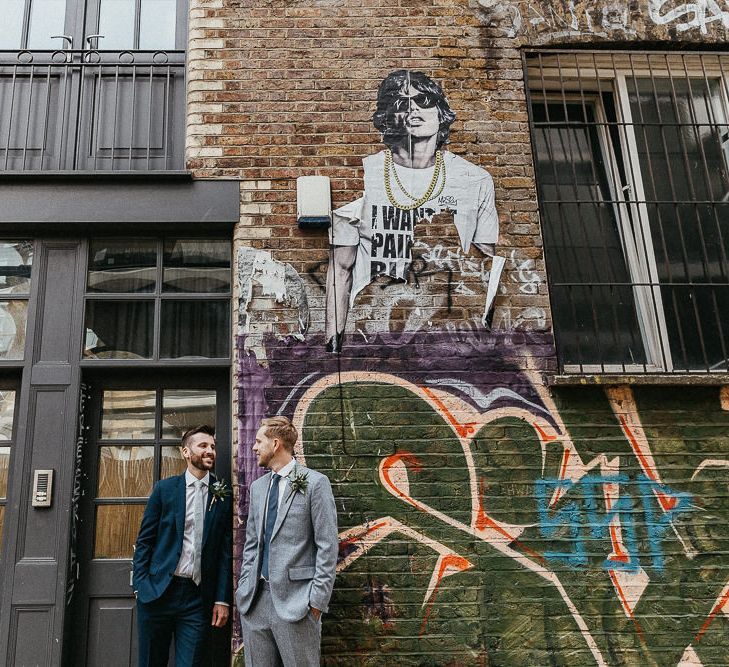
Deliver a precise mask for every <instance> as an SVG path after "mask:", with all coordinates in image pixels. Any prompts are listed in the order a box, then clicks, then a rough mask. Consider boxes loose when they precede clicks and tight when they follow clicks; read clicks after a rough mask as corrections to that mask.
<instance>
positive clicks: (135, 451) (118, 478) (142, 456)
mask: <svg viewBox="0 0 729 667" xmlns="http://www.w3.org/2000/svg"><path fill="white" fill-rule="evenodd" d="M153 471H154V447H101V449H100V451H99V481H98V491H97V497H99V498H144V497H146V496H148V495H149V494H150V493H151V492H152V480H153V478H154V475H153Z"/></svg>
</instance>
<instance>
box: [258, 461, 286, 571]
mask: <svg viewBox="0 0 729 667" xmlns="http://www.w3.org/2000/svg"><path fill="white" fill-rule="evenodd" d="M272 477H273V481H272V482H271V488H270V489H269V490H268V510H267V511H266V530H265V532H264V533H263V556H262V558H261V576H262V577H263V578H264V579H268V550H269V545H270V544H271V535H272V533H273V526H274V524H275V523H276V516H278V483H279V482H280V481H281V475H277V474H276V473H273V475H272Z"/></svg>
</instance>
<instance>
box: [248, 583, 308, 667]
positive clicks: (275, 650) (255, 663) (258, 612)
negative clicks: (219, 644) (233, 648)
mask: <svg viewBox="0 0 729 667" xmlns="http://www.w3.org/2000/svg"><path fill="white" fill-rule="evenodd" d="M240 622H241V630H242V633H243V646H244V653H245V658H246V667H281V665H283V667H319V658H320V654H321V617H319V620H316V619H315V618H314V616H313V615H312V613H311V612H309V613H308V614H307V615H306V616H304V618H302V619H301V620H300V621H296V622H294V623H292V622H290V621H284V620H282V619H281V618H279V616H278V614H277V613H276V609H274V606H273V600H272V599H271V591H270V589H269V588H268V584H264V582H261V583H260V584H259V590H258V592H257V593H256V599H255V600H254V601H253V605H252V606H251V608H250V609H249V610H248V613H247V614H243V615H242V616H241V618H240Z"/></svg>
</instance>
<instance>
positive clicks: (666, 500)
mask: <svg viewBox="0 0 729 667" xmlns="http://www.w3.org/2000/svg"><path fill="white" fill-rule="evenodd" d="M619 418H620V425H621V426H622V427H623V432H624V433H625V436H626V437H627V438H628V442H630V446H631V447H632V448H633V451H634V452H635V455H636V456H637V457H638V461H640V466H641V468H643V472H645V474H646V476H647V477H648V478H649V479H650V480H651V481H653V482H656V483H658V484H660V481H661V480H660V479H659V478H658V475H657V474H656V472H655V470H653V469H652V468H651V466H650V464H649V463H648V460H647V459H646V458H645V455H644V454H643V452H642V451H641V448H640V445H639V444H638V440H637V438H636V437H635V436H634V435H633V432H632V431H631V430H630V427H629V426H628V422H627V421H626V420H625V417H623V416H622V415H620V417H619ZM655 494H656V497H657V498H658V502H659V503H660V504H661V507H662V508H663V510H664V511H665V512H667V511H669V510H672V509H673V508H674V507H676V503H678V499H677V498H674V497H672V496H669V495H667V494H665V493H663V492H661V491H656V492H655Z"/></svg>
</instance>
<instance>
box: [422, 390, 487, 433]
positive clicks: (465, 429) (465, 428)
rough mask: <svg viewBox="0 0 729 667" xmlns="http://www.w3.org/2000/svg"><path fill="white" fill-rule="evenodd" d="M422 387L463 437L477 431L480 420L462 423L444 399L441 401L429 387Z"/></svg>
mask: <svg viewBox="0 0 729 667" xmlns="http://www.w3.org/2000/svg"><path fill="white" fill-rule="evenodd" d="M421 389H422V390H423V391H424V392H425V394H426V396H428V398H430V399H431V400H432V401H433V403H435V404H436V405H437V406H438V407H439V408H440V409H441V410H442V411H443V412H444V413H445V416H446V417H447V419H448V421H449V422H450V424H451V426H452V427H453V428H454V429H456V433H458V435H460V436H461V437H462V438H465V437H467V436H469V435H473V434H474V433H475V432H476V428H475V427H476V426H478V422H468V423H467V424H461V422H459V421H458V420H457V419H456V418H455V417H454V416H453V414H452V413H451V411H450V410H449V409H448V408H447V407H446V406H445V404H444V403H443V401H441V400H440V399H439V398H438V397H437V396H436V395H435V394H434V393H433V392H432V391H431V390H430V389H428V387H421Z"/></svg>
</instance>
